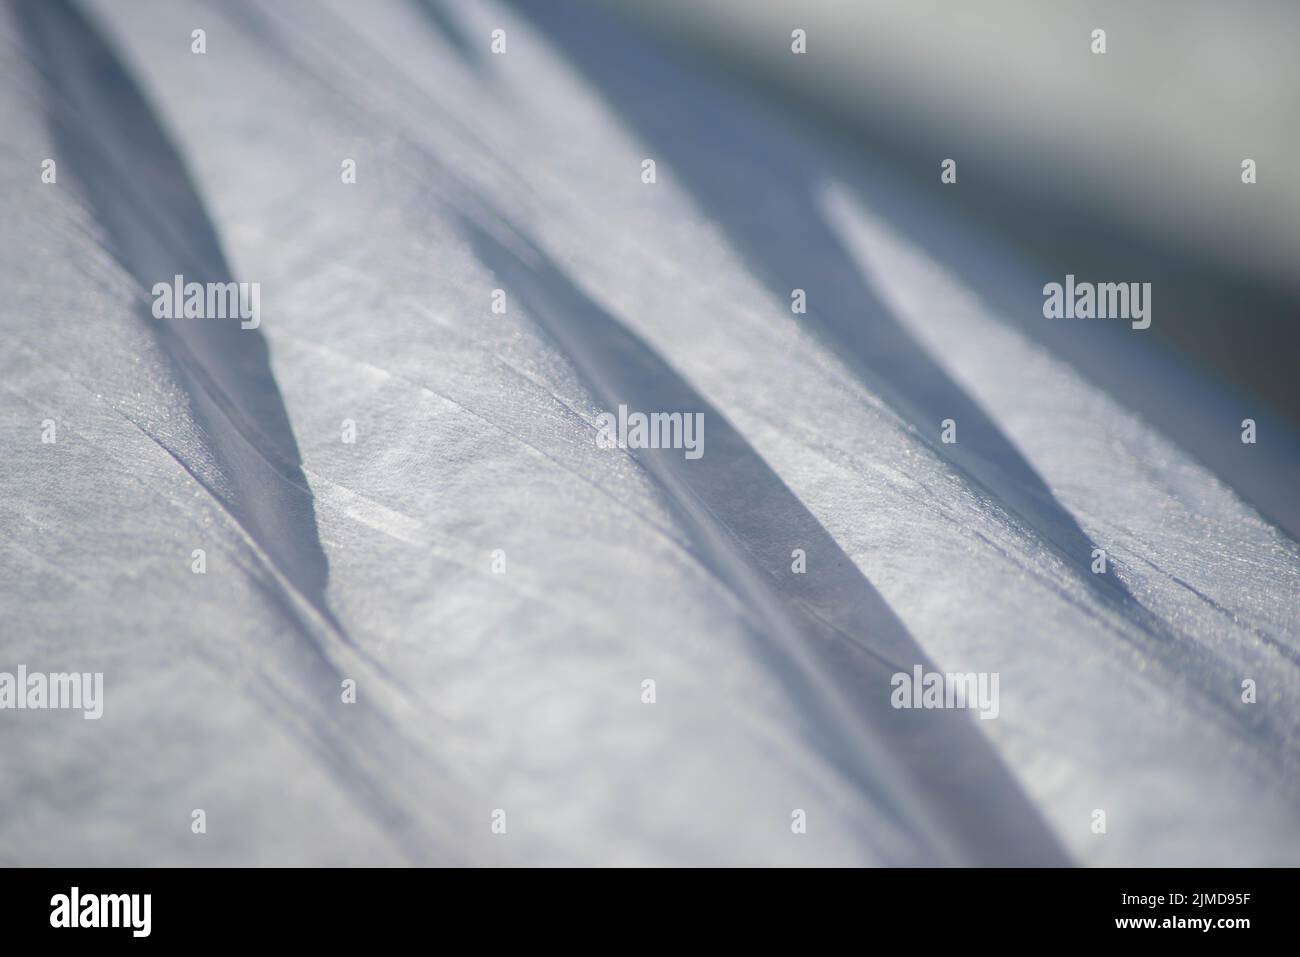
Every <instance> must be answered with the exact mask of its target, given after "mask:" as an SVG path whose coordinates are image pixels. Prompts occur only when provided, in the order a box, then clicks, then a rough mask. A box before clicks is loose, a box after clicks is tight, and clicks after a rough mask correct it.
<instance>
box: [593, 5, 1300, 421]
mask: <svg viewBox="0 0 1300 957" xmlns="http://www.w3.org/2000/svg"><path fill="white" fill-rule="evenodd" d="M610 3H611V4H612V5H613V6H614V7H615V8H617V9H618V10H619V11H620V13H621V14H622V15H623V16H624V17H626V18H628V19H629V20H632V21H634V22H636V23H637V24H638V25H640V26H642V27H649V28H652V29H654V30H656V31H657V32H658V33H659V34H660V36H661V37H662V38H664V39H667V40H668V41H670V42H671V43H673V44H674V45H675V46H677V47H678V48H679V49H681V50H686V51H689V55H691V56H693V57H694V58H696V59H697V60H700V61H702V62H703V61H707V62H708V63H710V64H712V65H713V66H715V67H720V68H721V69H723V70H725V71H726V72H728V73H729V74H730V75H731V76H732V78H733V79H734V81H735V82H736V83H737V84H740V85H744V86H746V87H749V88H750V89H751V92H754V93H757V94H758V95H760V96H761V97H763V98H765V99H768V100H769V101H779V102H780V103H782V104H783V105H784V107H785V108H786V109H787V110H788V111H789V112H790V113H793V114H798V115H801V116H802V117H804V118H805V119H806V120H807V121H808V122H809V124H810V125H811V126H813V127H817V128H820V129H821V130H823V131H824V132H826V133H827V134H828V135H831V136H833V137H835V138H836V139H838V140H839V141H840V143H841V146H842V148H844V149H845V150H846V151H850V152H852V151H857V152H858V153H861V154H870V155H871V156H874V157H879V158H881V159H883V160H884V161H885V162H887V163H889V164H890V165H892V166H893V167H894V168H895V169H896V170H897V171H898V172H899V173H900V174H901V175H904V176H908V177H910V178H914V179H915V181H916V183H917V185H918V186H920V187H922V188H926V189H933V190H934V191H935V194H936V195H937V196H938V197H939V198H941V199H942V200H943V201H945V202H951V203H956V204H961V206H963V207H964V208H965V209H966V210H967V211H968V212H969V213H970V215H972V216H973V217H976V218H978V220H980V221H981V225H982V227H983V228H984V229H987V230H994V231H996V232H997V233H998V234H999V235H1000V236H1001V237H1002V238H1004V239H1005V240H1006V241H1008V242H1009V243H1010V244H1013V245H1014V246H1015V247H1017V248H1018V249H1019V250H1020V252H1021V254H1022V256H1023V257H1025V258H1026V259H1028V260H1029V261H1031V262H1033V263H1035V264H1036V267H1037V268H1040V269H1041V271H1042V272H1043V274H1044V276H1045V278H1044V280H1043V281H1045V282H1046V281H1050V279H1051V278H1053V277H1054V278H1056V279H1060V278H1061V277H1063V276H1064V275H1065V274H1066V273H1067V272H1072V273H1074V274H1075V275H1076V276H1077V277H1078V278H1079V279H1081V280H1082V279H1090V280H1092V281H1129V282H1151V283H1152V284H1153V287H1154V289H1153V302H1154V308H1155V320H1154V322H1153V325H1152V327H1151V331H1152V334H1153V335H1155V336H1157V337H1159V338H1160V340H1161V341H1162V342H1164V343H1166V344H1168V345H1169V346H1171V347H1173V349H1175V350H1176V351H1177V353H1179V354H1181V355H1182V356H1183V357H1185V358H1186V359H1188V360H1190V361H1191V362H1192V363H1194V364H1195V365H1196V366H1198V367H1199V368H1200V369H1201V370H1202V371H1203V372H1206V373H1209V374H1210V375H1211V376H1213V377H1216V378H1217V379H1219V380H1220V381H1224V382H1228V383H1231V384H1232V385H1233V386H1235V387H1236V388H1237V389H1240V390H1242V391H1244V392H1245V393H1247V394H1250V395H1252V396H1255V397H1258V398H1261V399H1263V400H1265V401H1267V402H1268V403H1269V404H1270V405H1271V406H1272V407H1273V409H1274V410H1276V411H1278V412H1280V413H1281V414H1282V415H1284V416H1285V417H1286V418H1287V419H1289V420H1290V422H1291V423H1292V424H1295V423H1297V422H1300V376H1297V375H1296V374H1295V361H1296V345H1297V315H1298V313H1297V302H1298V301H1300V271H1298V270H1297V268H1296V264H1297V262H1300V189H1297V187H1296V183H1295V170H1294V169H1293V165H1292V163H1293V158H1294V157H1296V156H1297V155H1300V143H1298V142H1297V141H1298V140H1300V96H1298V95H1297V90H1298V89H1300V83H1298V82H1297V80H1298V77H1300V65H1298V61H1297V58H1296V56H1295V51H1294V43H1295V38H1296V36H1297V34H1298V28H1300V5H1297V4H1295V3H1292V2H1285V0H1281V2H1259V3H1252V4H1250V5H1248V6H1241V5H1236V4H1227V3H1221V2H1220V3H1215V2H1206V0H1189V2H1182V0H1179V2H1175V0H1152V2H1145V3H1141V4H1133V3H1127V2H1087V3H1068V4H1058V3H1053V4H1048V3H1041V2H1031V0H989V2H981V3H978V4H975V3H954V2H943V0H914V2H909V3H882V2H873V0H797V2H796V0H708V2H700V0H654V2H646V0H610ZM600 5H602V6H607V5H609V4H600ZM794 28H801V29H803V30H805V31H806V32H807V37H808V40H807V43H808V53H807V54H805V55H803V56H795V55H792V54H791V51H790V42H791V41H790V32H791V30H792V29H794ZM1094 29H1103V30H1105V31H1106V49H1107V52H1106V53H1105V54H1104V55H1097V54H1094V53H1093V52H1092V51H1091V46H1092V31H1093V30H1094ZM945 158H953V159H956V160H957V163H958V182H957V184H956V186H943V185H941V184H940V181H939V164H940V162H941V161H942V160H943V159H945ZM1247 158H1249V159H1253V160H1255V162H1256V164H1257V169H1258V176H1257V182H1256V183H1255V184H1253V185H1244V184H1243V183H1242V179H1241V174H1242V169H1241V164H1242V161H1243V160H1244V159H1247ZM967 278H973V277H967ZM1026 308H1027V309H1028V310H1030V311H1029V312H1028V313H1027V315H1028V318H1029V319H1030V320H1032V319H1034V318H1040V316H1038V314H1037V313H1035V312H1034V311H1033V304H1032V303H1028V304H1026ZM1028 328H1029V329H1030V331H1031V332H1033V333H1035V334H1038V335H1042V334H1043V333H1044V332H1045V330H1044V329H1043V327H1042V324H1041V322H1040V323H1038V324H1032V323H1031V324H1030V325H1029V326H1028ZM1055 331H1057V330H1052V332H1055ZM1074 358H1075V359H1076V364H1081V363H1079V361H1078V357H1074ZM1082 364H1083V365H1087V363H1086V362H1084V363H1082ZM1084 371H1086V372H1088V373H1089V374H1091V375H1093V376H1094V377H1095V378H1101V379H1105V378H1106V377H1107V376H1108V375H1115V374H1117V373H1116V372H1115V370H1111V369H1108V368H1107V367H1106V361H1105V360H1101V361H1099V362H1098V363H1097V364H1096V368H1090V369H1087V368H1086V369H1085V370H1084ZM1103 384H1107V385H1110V384H1112V383H1103Z"/></svg>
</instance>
